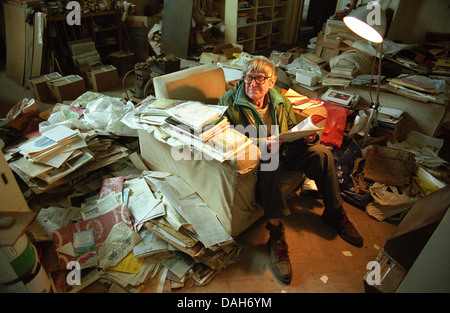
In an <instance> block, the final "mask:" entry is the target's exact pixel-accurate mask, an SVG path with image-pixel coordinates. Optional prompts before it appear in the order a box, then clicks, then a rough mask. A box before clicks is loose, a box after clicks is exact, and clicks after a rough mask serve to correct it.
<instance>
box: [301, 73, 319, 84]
mask: <svg viewBox="0 0 450 313" xmlns="http://www.w3.org/2000/svg"><path fill="white" fill-rule="evenodd" d="M295 80H296V81H297V82H299V83H300V84H303V85H306V86H315V85H317V83H318V82H319V75H317V74H316V73H314V72H309V71H304V70H299V71H297V73H296V74H295Z"/></svg>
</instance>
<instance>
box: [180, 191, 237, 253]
mask: <svg viewBox="0 0 450 313" xmlns="http://www.w3.org/2000/svg"><path fill="white" fill-rule="evenodd" d="M180 201H181V210H182V211H183V215H184V216H185V217H186V220H187V221H188V222H189V224H191V225H192V227H193V228H194V229H195V231H196V233H197V234H198V236H199V240H200V241H201V242H202V243H203V244H204V245H205V247H207V248H208V247H211V246H213V245H215V244H218V243H221V242H225V241H229V240H232V239H233V238H232V237H231V236H230V235H229V234H228V233H227V232H226V231H225V228H224V227H223V225H222V224H221V223H220V221H219V220H218V219H217V217H216V215H215V214H214V212H213V211H212V210H211V208H210V207H208V206H207V205H206V203H205V202H203V200H202V199H201V198H200V197H198V196H191V197H189V198H186V199H183V200H180Z"/></svg>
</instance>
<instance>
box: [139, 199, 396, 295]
mask: <svg viewBox="0 0 450 313" xmlns="http://www.w3.org/2000/svg"><path fill="white" fill-rule="evenodd" d="M288 204H289V207H290V210H291V215H290V216H288V217H286V218H285V219H284V220H283V222H284V224H285V226H286V239H287V242H288V246H289V253H290V259H291V263H292V267H293V278H292V282H291V284H290V285H289V286H286V285H283V284H282V283H280V282H278V280H277V279H275V278H274V276H273V275H272V272H271V271H270V270H269V268H268V249H267V246H266V242H267V239H268V231H267V230H266V229H265V224H266V221H265V220H264V219H261V220H259V221H258V222H256V223H255V224H253V225H252V226H251V227H250V228H249V229H247V230H246V231H245V232H244V233H242V234H241V235H240V236H239V237H238V238H237V241H238V242H239V243H240V244H241V245H242V250H241V252H240V254H239V258H238V260H237V261H236V262H235V263H233V264H232V265H230V266H228V267H227V268H225V269H224V270H223V271H222V272H221V273H219V274H218V275H217V276H216V277H214V278H213V280H212V281H211V282H209V283H208V284H207V285H205V286H202V287H200V286H196V285H194V286H190V287H189V286H185V287H184V288H182V289H180V290H176V291H171V292H180V293H281V292H286V293H363V292H365V290H364V285H363V278H364V276H365V274H366V272H367V270H366V265H367V263H368V262H370V261H374V260H375V259H376V257H377V256H378V254H379V252H380V249H381V248H382V247H383V246H384V244H385V242H386V240H387V239H388V238H389V237H390V236H391V234H392V233H393V232H394V230H395V228H396V225H395V224H394V223H389V222H386V221H383V222H379V221H376V220H374V219H372V218H370V217H369V216H368V215H367V213H366V212H365V211H362V210H360V209H358V208H355V207H353V206H351V205H349V204H347V203H345V204H344V208H345V210H346V212H347V214H348V216H349V218H350V220H351V221H352V222H353V223H354V224H355V226H356V227H357V229H358V230H359V232H360V233H361V235H362V236H363V238H364V245H363V247H360V248H357V247H354V246H352V245H350V244H348V243H346V242H345V241H344V240H342V239H341V238H340V237H339V236H337V235H336V233H335V231H334V230H333V229H332V228H331V227H329V226H328V225H326V224H324V223H323V222H322V221H321V219H320V215H321V214H322V211H323V204H322V201H321V200H318V199H314V198H313V197H310V196H305V195H300V196H298V195H297V196H294V197H293V198H291V199H289V200H288ZM344 254H347V255H350V256H346V255H344ZM325 276H326V277H327V280H325V281H322V280H321V278H322V279H324V278H325ZM158 282H159V277H155V278H154V279H152V281H150V282H149V283H148V284H147V286H146V287H145V288H141V290H140V291H141V292H155V291H156V288H157V284H158ZM167 289H168V287H167V286H166V288H165V289H164V290H166V291H167Z"/></svg>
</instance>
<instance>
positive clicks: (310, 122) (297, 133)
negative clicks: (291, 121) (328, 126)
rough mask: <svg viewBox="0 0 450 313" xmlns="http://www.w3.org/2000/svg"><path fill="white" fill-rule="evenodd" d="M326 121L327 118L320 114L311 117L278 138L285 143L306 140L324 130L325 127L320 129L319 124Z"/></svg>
mask: <svg viewBox="0 0 450 313" xmlns="http://www.w3.org/2000/svg"><path fill="white" fill-rule="evenodd" d="M325 119H326V117H324V116H322V115H318V114H313V115H310V116H308V118H306V119H305V120H303V121H302V122H301V123H299V124H297V125H296V126H294V127H293V128H291V129H290V130H289V131H288V132H286V133H281V134H280V135H279V136H278V138H279V139H282V140H283V141H284V142H292V141H296V140H299V139H301V138H304V137H306V136H309V135H312V134H315V133H317V132H318V131H320V130H322V129H323V127H318V126H317V124H318V123H319V122H321V121H323V120H325Z"/></svg>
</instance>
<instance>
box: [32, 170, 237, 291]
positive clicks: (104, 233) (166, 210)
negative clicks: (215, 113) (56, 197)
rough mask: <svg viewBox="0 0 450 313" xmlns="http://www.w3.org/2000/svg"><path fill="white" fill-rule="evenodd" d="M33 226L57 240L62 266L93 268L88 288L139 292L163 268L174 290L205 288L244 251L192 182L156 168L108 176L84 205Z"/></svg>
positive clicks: (51, 212) (47, 214)
mask: <svg viewBox="0 0 450 313" xmlns="http://www.w3.org/2000/svg"><path fill="white" fill-rule="evenodd" d="M28 230H29V231H30V232H32V233H33V236H34V237H35V238H36V240H47V241H48V240H52V241H53V246H54V248H55V250H56V252H57V254H58V260H59V267H60V269H61V270H64V269H66V268H67V266H68V265H70V264H71V263H70V262H71V261H75V262H77V263H78V264H79V265H80V267H81V269H82V270H84V271H89V272H92V273H90V274H89V275H87V276H86V278H85V279H84V280H83V282H82V285H83V288H84V287H85V286H86V285H87V284H90V283H92V282H94V281H96V280H97V279H108V280H109V281H114V282H115V283H116V284H118V285H120V286H122V287H123V288H126V289H127V290H131V291H133V290H136V287H138V286H140V285H142V284H145V283H146V282H148V281H149V279H152V278H154V277H155V276H156V274H157V273H159V272H161V277H162V278H161V279H162V281H163V283H165V282H169V286H170V288H171V289H177V288H181V287H183V286H185V284H187V283H189V284H197V285H205V284H207V283H208V282H209V281H210V280H211V279H212V278H213V277H214V276H215V275H216V274H218V273H219V272H220V271H221V270H222V269H224V268H225V267H227V266H228V265H229V264H232V263H234V262H235V261H236V259H237V257H238V255H239V252H240V246H239V245H238V244H237V243H236V242H235V241H234V240H233V238H232V237H231V236H230V235H229V234H228V233H227V232H226V231H225V229H224V227H223V226H222V224H221V223H220V221H219V220H218V219H217V217H216V215H215V214H214V213H213V211H212V210H211V209H210V208H209V207H208V206H207V205H206V204H205V203H204V202H203V200H202V199H201V198H200V197H199V196H198V195H197V193H196V192H195V191H194V190H193V189H192V188H191V187H190V186H189V185H188V184H187V183H186V182H185V181H184V180H182V179H181V178H179V177H176V176H174V175H171V174H168V173H162V172H154V171H143V172H142V174H141V175H139V176H136V175H132V176H130V177H129V178H125V177H124V176H118V177H110V178H106V179H104V180H103V182H102V186H101V189H100V191H99V193H98V194H97V195H96V196H94V197H91V198H87V199H86V202H85V203H83V204H82V205H81V206H80V207H79V208H74V207H71V208H58V207H49V208H47V209H42V210H41V211H40V213H39V214H38V216H37V218H36V219H35V221H34V222H33V223H32V224H31V225H30V227H29V229H28ZM79 289H80V288H79V287H78V288H75V289H73V290H79ZM73 290H72V292H73Z"/></svg>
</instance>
